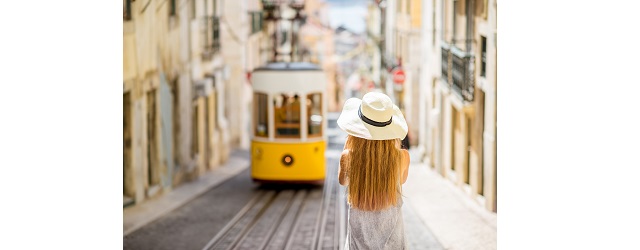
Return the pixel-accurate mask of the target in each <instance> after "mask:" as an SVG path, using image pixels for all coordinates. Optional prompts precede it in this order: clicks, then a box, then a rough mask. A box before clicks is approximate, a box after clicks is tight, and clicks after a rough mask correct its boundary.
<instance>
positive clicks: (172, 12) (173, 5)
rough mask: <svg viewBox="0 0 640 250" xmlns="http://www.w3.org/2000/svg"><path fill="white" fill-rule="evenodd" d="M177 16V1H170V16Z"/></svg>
mask: <svg viewBox="0 0 640 250" xmlns="http://www.w3.org/2000/svg"><path fill="white" fill-rule="evenodd" d="M175 15H176V0H169V16H175Z"/></svg>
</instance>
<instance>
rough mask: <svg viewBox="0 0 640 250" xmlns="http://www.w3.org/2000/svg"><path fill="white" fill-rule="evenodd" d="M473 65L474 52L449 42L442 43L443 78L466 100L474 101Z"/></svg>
mask: <svg viewBox="0 0 640 250" xmlns="http://www.w3.org/2000/svg"><path fill="white" fill-rule="evenodd" d="M473 66H474V57H473V55H472V54H470V53H468V52H464V51H461V50H460V49H458V48H456V47H454V46H449V44H443V45H442V78H443V79H445V80H446V81H447V83H449V86H450V87H451V89H453V90H454V92H456V93H458V94H459V95H460V96H461V97H462V99H463V100H464V101H466V102H472V101H473V91H474V73H473V68H474V67H473Z"/></svg>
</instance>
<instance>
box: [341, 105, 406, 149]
mask: <svg viewBox="0 0 640 250" xmlns="http://www.w3.org/2000/svg"><path fill="white" fill-rule="evenodd" d="M360 104H362V100H360V99H358V98H349V99H348V100H347V101H346V102H345V103H344V106H343V108H342V113H340V117H338V121H337V122H338V127H340V128H341V129H342V130H344V131H345V132H347V133H348V134H350V135H352V136H355V137H359V138H364V139H367V140H391V139H404V138H405V137H406V136H407V132H408V131H409V129H408V127H407V121H406V120H405V119H404V115H402V112H401V111H400V109H399V108H398V106H396V105H393V117H392V118H391V124H389V125H387V126H384V127H376V126H372V125H369V124H367V123H365V122H364V121H362V120H361V119H360V116H358V109H359V108H360Z"/></svg>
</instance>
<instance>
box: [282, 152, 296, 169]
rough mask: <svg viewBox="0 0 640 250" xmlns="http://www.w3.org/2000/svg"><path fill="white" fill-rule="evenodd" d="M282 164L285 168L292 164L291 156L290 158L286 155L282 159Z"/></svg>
mask: <svg viewBox="0 0 640 250" xmlns="http://www.w3.org/2000/svg"><path fill="white" fill-rule="evenodd" d="M282 164H284V165H285V166H291V164H293V156H291V155H290V154H286V155H284V156H283V157H282Z"/></svg>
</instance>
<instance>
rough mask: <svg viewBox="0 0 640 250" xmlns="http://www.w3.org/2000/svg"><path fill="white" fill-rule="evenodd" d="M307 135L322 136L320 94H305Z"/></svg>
mask: <svg viewBox="0 0 640 250" xmlns="http://www.w3.org/2000/svg"><path fill="white" fill-rule="evenodd" d="M307 115H308V123H307V124H309V137H316V136H322V94H320V93H316V94H309V95H307Z"/></svg>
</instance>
